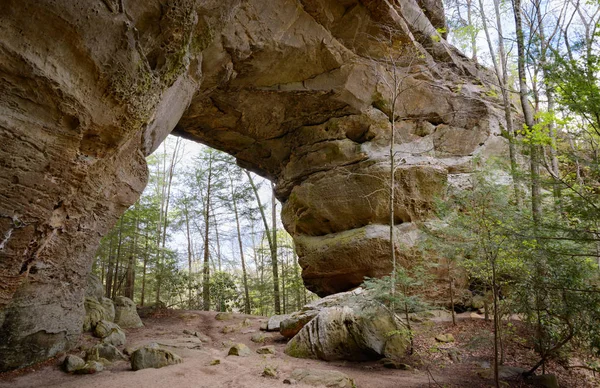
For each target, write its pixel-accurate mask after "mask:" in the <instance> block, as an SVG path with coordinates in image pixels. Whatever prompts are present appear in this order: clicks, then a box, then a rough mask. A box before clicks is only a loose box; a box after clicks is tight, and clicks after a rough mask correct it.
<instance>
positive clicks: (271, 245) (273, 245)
mask: <svg viewBox="0 0 600 388" xmlns="http://www.w3.org/2000/svg"><path fill="white" fill-rule="evenodd" d="M245 173H246V176H247V177H248V180H249V181H250V186H251V187H252V191H254V196H255V197H256V202H257V203H258V209H259V210H260V216H261V218H262V221H263V225H264V227H265V235H266V236H267V240H268V242H269V248H270V250H271V263H272V264H273V299H274V306H275V314H280V313H281V309H280V303H279V280H278V277H279V276H278V271H277V241H276V239H274V238H272V236H271V233H270V228H269V223H268V222H267V217H266V215H265V209H263V206H262V204H261V202H260V196H259V195H258V189H257V188H256V185H255V184H254V180H253V179H252V175H250V173H249V172H248V171H245ZM274 201H275V197H273V203H272V204H271V205H272V206H273V207H274ZM273 214H274V215H273V219H274V220H276V212H275V211H274V212H273ZM273 226H276V223H273ZM275 229H276V228H275ZM273 235H274V236H275V237H277V231H275V232H274V233H273Z"/></svg>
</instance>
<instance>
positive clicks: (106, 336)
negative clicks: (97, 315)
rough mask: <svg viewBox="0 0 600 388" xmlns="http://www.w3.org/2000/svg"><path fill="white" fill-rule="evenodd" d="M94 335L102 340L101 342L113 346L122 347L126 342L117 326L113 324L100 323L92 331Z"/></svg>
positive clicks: (123, 334)
mask: <svg viewBox="0 0 600 388" xmlns="http://www.w3.org/2000/svg"><path fill="white" fill-rule="evenodd" d="M94 335H95V336H96V337H98V338H102V342H104V343H107V344H111V345H114V346H123V345H125V342H126V337H125V333H124V332H123V330H121V328H120V327H119V325H117V324H116V323H113V322H108V321H100V322H98V324H97V325H96V328H95V329H94Z"/></svg>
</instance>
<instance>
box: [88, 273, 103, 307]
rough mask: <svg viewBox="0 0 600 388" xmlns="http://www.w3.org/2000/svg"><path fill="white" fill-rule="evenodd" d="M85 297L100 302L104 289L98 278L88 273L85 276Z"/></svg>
mask: <svg viewBox="0 0 600 388" xmlns="http://www.w3.org/2000/svg"><path fill="white" fill-rule="evenodd" d="M85 296H86V297H90V298H95V299H96V300H98V301H100V300H102V298H103V297H104V287H103V286H102V281H101V280H100V278H99V277H98V276H96V275H94V274H93V273H91V272H90V273H89V274H88V276H87V282H86V287H85Z"/></svg>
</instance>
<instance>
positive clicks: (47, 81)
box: [0, 0, 502, 371]
mask: <svg viewBox="0 0 600 388" xmlns="http://www.w3.org/2000/svg"><path fill="white" fill-rule="evenodd" d="M443 25H444V20H443V12H442V9H441V2H440V1H439V0H404V1H401V2H393V3H392V2H388V1H387V0H343V1H336V0H271V1H265V0H221V1H213V0H206V1H197V0H148V1H137V2H136V1H129V0H123V1H116V0H102V1H100V0H96V1H89V2H76V1H71V0H52V1H50V0H19V1H17V0H6V1H4V2H3V4H2V13H0V137H1V138H2V145H1V146H0V196H1V198H2V200H1V201H0V371H2V370H8V369H12V368H16V367H19V366H23V365H26V364H30V363H33V362H36V361H39V360H42V359H45V358H47V357H50V356H53V355H55V354H57V353H59V352H61V351H64V350H66V349H68V348H69V347H70V346H72V344H73V343H74V341H75V340H76V338H77V336H78V334H79V333H80V331H81V327H82V320H83V317H84V313H83V311H84V306H83V304H84V289H85V280H86V276H87V273H88V272H89V271H90V267H91V259H92V255H93V252H94V251H95V249H96V247H97V245H98V242H99V239H100V238H101V236H102V235H103V234H105V233H106V232H107V231H108V230H109V228H111V227H112V225H114V223H115V222H116V220H117V219H118V217H119V216H120V215H121V214H122V213H123V212H124V210H125V209H126V208H127V207H128V206H129V205H131V204H132V203H134V202H135V200H136V199H137V198H138V197H139V195H140V192H141V191H142V190H143V188H144V186H145V184H146V180H147V167H146V162H145V156H147V155H148V154H149V153H151V152H152V151H153V150H154V149H156V147H157V146H158V145H159V144H160V143H161V142H162V141H163V140H164V138H165V137H166V136H167V134H169V133H170V132H174V133H175V134H178V135H180V136H184V137H187V138H190V139H193V140H195V141H199V142H203V143H206V144H208V145H210V146H213V147H215V148H219V149H221V150H224V151H226V152H229V153H231V154H232V155H234V156H235V157H236V158H237V160H238V162H239V163H240V165H242V166H245V167H247V168H249V169H251V170H253V171H255V172H257V173H259V174H261V175H263V176H265V177H267V178H269V179H271V180H273V181H274V182H275V183H276V193H277V196H278V198H279V200H280V201H282V202H283V204H284V205H283V221H284V225H285V227H286V228H287V229H288V231H289V232H290V233H291V234H292V235H293V237H294V239H295V241H296V244H297V246H298V252H299V254H300V256H301V259H300V264H301V266H302V269H303V277H304V281H305V283H306V285H307V287H308V288H310V289H311V290H313V291H315V292H317V293H319V294H320V295H326V294H329V293H332V292H338V291H343V290H347V289H349V288H351V287H353V286H356V285H358V284H359V283H360V282H361V281H362V279H363V276H365V275H366V276H378V275H381V274H384V273H386V272H387V271H389V269H390V263H389V262H388V260H387V258H386V255H387V251H386V248H385V246H386V237H385V235H384V234H383V233H382V230H383V229H384V228H385V226H384V224H385V223H387V219H386V206H385V205H384V203H385V198H386V194H385V185H384V183H383V181H382V179H381V178H382V177H384V176H386V171H387V165H386V164H387V157H386V155H387V145H388V142H389V139H390V131H389V123H390V117H391V116H390V112H391V110H390V98H389V92H390V90H389V88H386V86H385V85H384V83H383V82H382V81H381V79H382V78H381V77H382V76H385V75H386V74H390V70H391V69H390V67H389V65H388V64H386V63H385V61H383V59H382V57H383V54H384V53H386V52H388V51H387V50H389V48H385V47H382V45H381V44H380V42H379V41H378V40H379V38H381V37H386V36H390V35H389V34H384V33H382V29H388V28H389V29H393V30H394V31H395V32H394V34H393V41H392V42H387V43H391V47H392V49H391V50H393V51H397V52H401V53H403V55H404V60H403V61H400V62H399V67H398V68H397V69H396V70H398V71H399V74H401V76H402V80H403V82H402V88H401V89H402V95H401V98H399V99H398V102H397V104H396V106H395V112H396V115H395V116H396V117H392V118H391V119H393V120H397V124H398V125H397V127H398V129H397V131H398V133H397V135H398V136H396V138H397V144H396V145H395V148H396V151H397V152H398V155H399V160H401V168H400V169H399V170H398V172H397V185H396V187H395V188H394V189H395V190H396V195H397V201H396V203H395V207H396V212H397V214H398V217H397V219H396V221H395V222H396V223H397V225H396V226H397V228H398V231H399V233H398V236H399V237H398V238H399V240H402V241H404V242H408V243H410V241H411V236H412V234H411V233H413V232H414V231H413V229H412V228H411V223H412V222H413V221H415V220H417V219H420V218H422V217H425V216H427V214H428V212H429V210H430V208H431V205H432V200H433V198H434V197H435V196H436V195H438V194H440V193H442V191H443V189H444V185H445V183H446V182H449V183H451V184H452V183H453V182H457V181H460V179H459V178H460V177H461V176H462V174H464V173H466V172H467V173H468V172H469V171H470V170H471V169H472V168H473V156H476V155H481V154H488V153H491V152H496V151H498V150H501V149H502V147H501V146H499V145H501V144H502V142H501V141H500V139H499V137H498V135H499V133H500V129H501V126H502V114H499V113H498V112H499V111H498V110H497V106H496V101H495V100H494V98H493V97H489V96H490V95H493V93H487V92H489V88H490V86H489V85H488V84H487V83H486V82H487V81H486V80H487V75H486V73H485V72H482V71H481V70H480V69H479V68H478V67H477V66H475V65H474V64H473V63H471V62H469V61H468V60H467V59H466V58H465V57H464V56H462V55H461V54H460V53H458V52H457V51H456V50H455V49H454V48H452V47H450V46H449V45H448V44H447V43H446V41H445V40H444V39H443V36H440V33H439V32H438V30H437V29H438V28H440V27H442V26H443ZM382 26H383V27H382ZM386 47H390V46H389V45H388V46H386ZM399 253H401V252H399Z"/></svg>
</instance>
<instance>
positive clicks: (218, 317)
mask: <svg viewBox="0 0 600 388" xmlns="http://www.w3.org/2000/svg"><path fill="white" fill-rule="evenodd" d="M215 319H216V320H217V321H229V320H230V319H233V314H231V313H218V314H217V315H215Z"/></svg>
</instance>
